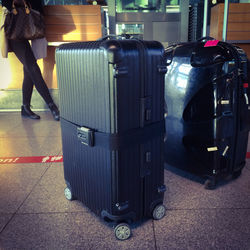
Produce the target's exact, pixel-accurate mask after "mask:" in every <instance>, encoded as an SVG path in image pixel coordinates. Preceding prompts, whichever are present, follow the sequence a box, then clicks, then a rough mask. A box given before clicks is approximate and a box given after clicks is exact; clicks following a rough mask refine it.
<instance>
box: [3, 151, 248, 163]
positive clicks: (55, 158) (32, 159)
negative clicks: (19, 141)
mask: <svg viewBox="0 0 250 250" xmlns="http://www.w3.org/2000/svg"><path fill="white" fill-rule="evenodd" d="M246 158H250V152H247V154H246ZM50 162H63V156H62V155H48V156H24V157H0V164H18V163H50Z"/></svg>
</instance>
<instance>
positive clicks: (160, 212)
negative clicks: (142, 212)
mask: <svg viewBox="0 0 250 250" xmlns="http://www.w3.org/2000/svg"><path fill="white" fill-rule="evenodd" d="M165 214H166V208H165V206H164V205H157V206H156V207H155V208H154V210H153V219H154V220H160V219H162V218H163V217H164V216H165Z"/></svg>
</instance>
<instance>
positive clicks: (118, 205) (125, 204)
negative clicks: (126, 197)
mask: <svg viewBox="0 0 250 250" xmlns="http://www.w3.org/2000/svg"><path fill="white" fill-rule="evenodd" d="M115 206H116V208H117V209H118V210H119V211H123V210H125V209H127V208H128V201H125V202H121V203H116V204H115Z"/></svg>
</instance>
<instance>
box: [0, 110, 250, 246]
mask: <svg viewBox="0 0 250 250" xmlns="http://www.w3.org/2000/svg"><path fill="white" fill-rule="evenodd" d="M39 114H40V115H41V120H40V121H33V120H29V119H25V118H21V116H20V114H19V113H17V112H16V113H15V112H11V113H0V158H1V157H15V156H45V155H61V154H62V147H61V131H60V123H59V122H56V121H54V120H53V119H52V117H51V115H50V113H49V112H40V113H39ZM248 151H250V148H249V150H248ZM172 170H173V169H172V168H171V167H170V166H166V169H165V184H166V186H167V191H166V193H165V199H164V204H165V206H166V208H167V212H166V216H165V217H164V218H163V219H162V220H160V221H153V220H147V221H144V222H142V223H141V224H136V225H134V226H133V229H132V230H133V236H132V237H131V238H130V239H129V240H127V241H119V240H116V239H115V236H114V233H113V229H112V227H110V226H108V225H107V224H105V223H104V222H103V221H102V220H100V219H99V218H98V217H97V216H95V215H94V214H93V213H92V212H90V211H89V210H88V209H86V208H85V207H84V205H83V204H82V203H80V202H78V201H72V202H69V201H67V200H66V199H65V197H64V192H63V191H64V187H65V184H64V177H63V164H62V163H27V164H0V249H1V250H2V249H53V250H54V249H98V250H99V249H142V250H146V249H164V250H165V249H169V250H173V249H181V250H186V249H190V250H193V249H194V250H199V249H201V250H206V249H209V250H210V249H218V250H226V249H228V250H229V249H230V250H231V249H232V250H238V249H239V250H250V160H247V165H246V167H245V168H244V170H243V172H242V175H241V176H240V177H239V178H238V179H236V180H234V181H231V182H230V183H228V184H226V185H222V186H219V187H218V188H217V189H215V190H213V191H211V190H205V189H204V188H203V186H202V185H201V184H200V183H199V182H197V181H195V178H193V177H192V176H190V175H187V176H183V175H181V174H176V173H174V172H173V171H172ZM190 177H192V178H190Z"/></svg>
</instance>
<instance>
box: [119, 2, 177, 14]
mask: <svg viewBox="0 0 250 250" xmlns="http://www.w3.org/2000/svg"><path fill="white" fill-rule="evenodd" d="M179 1H180V0H117V2H116V3H117V5H116V11H117V12H118V13H121V12H138V11H141V12H166V6H167V7H168V6H176V5H179Z"/></svg>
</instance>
